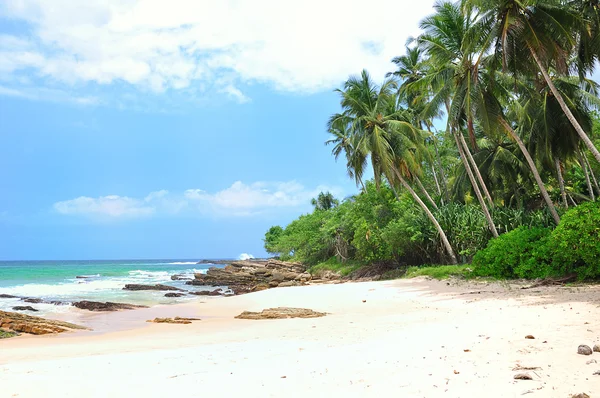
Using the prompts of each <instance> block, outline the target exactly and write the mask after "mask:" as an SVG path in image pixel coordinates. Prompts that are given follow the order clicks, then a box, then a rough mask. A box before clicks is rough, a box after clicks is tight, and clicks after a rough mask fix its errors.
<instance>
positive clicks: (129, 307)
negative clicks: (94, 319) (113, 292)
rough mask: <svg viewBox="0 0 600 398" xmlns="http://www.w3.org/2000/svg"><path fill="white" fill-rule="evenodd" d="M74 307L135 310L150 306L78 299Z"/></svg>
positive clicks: (96, 309)
mask: <svg viewBox="0 0 600 398" xmlns="http://www.w3.org/2000/svg"><path fill="white" fill-rule="evenodd" d="M73 306H74V307H77V308H79V309H82V310H88V311H119V310H133V309H136V308H148V307H147V306H145V305H134V304H126V303H111V302H109V301H107V302H106V303H102V302H98V301H88V300H83V301H77V302H75V303H73Z"/></svg>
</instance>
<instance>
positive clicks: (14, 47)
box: [0, 0, 433, 102]
mask: <svg viewBox="0 0 600 398" xmlns="http://www.w3.org/2000/svg"><path fill="white" fill-rule="evenodd" d="M432 4H433V0H425V1H421V2H411V3H410V4H407V2H405V1H398V0H371V1H370V2H368V4H367V3H365V2H364V0H328V1H322V0H306V1H302V2H299V1H285V0H283V1H282V0H230V1H226V0H223V1H221V0H206V1H197V0H171V1H169V2H164V1H160V0H125V1H124V0H86V1H73V0H52V1H47V0H4V1H3V2H2V4H0V16H4V17H5V18H13V19H16V20H19V21H24V22H26V23H27V24H28V26H29V27H30V31H29V32H22V33H21V34H13V35H8V34H5V35H2V36H0V60H2V61H0V75H4V77H5V78H6V76H7V75H10V76H14V75H19V74H27V73H29V74H31V73H33V74H35V75H37V76H39V77H41V78H42V79H45V80H47V81H48V82H59V83H60V84H72V85H76V84H81V83H88V82H93V83H99V84H111V83H115V82H126V83H129V84H130V85H133V86H135V87H139V88H141V89H142V90H152V91H154V92H163V91H165V90H169V89H175V90H177V89H183V88H186V87H189V86H192V85H194V86H197V87H202V86H206V87H207V90H212V89H214V90H216V91H219V92H224V93H226V94H227V95H229V96H231V97H232V98H233V99H235V100H237V101H240V102H245V101H247V100H248V99H247V97H246V96H245V95H244V94H243V93H242V91H240V89H239V88H238V87H239V84H240V83H252V82H261V83H266V84H269V85H272V86H274V87H275V88H276V89H278V90H283V91H291V92H316V91H320V90H329V89H331V88H332V87H335V86H338V85H339V83H340V82H341V81H342V80H343V79H345V78H346V77H347V76H348V75H350V74H355V73H358V72H360V70H361V69H362V68H367V69H369V70H370V71H371V72H372V73H373V74H374V75H375V76H383V74H384V73H385V72H387V71H389V70H390V69H391V68H392V65H391V64H390V59H391V58H392V57H393V56H395V55H399V54H400V53H402V52H403V49H404V43H405V41H406V38H407V37H408V36H410V35H414V34H416V33H417V32H418V29H417V26H418V22H419V20H420V19H421V18H422V17H424V16H425V15H427V14H429V13H430V12H431V11H432ZM224 77H227V78H226V79H225V80H229V82H226V83H225V82H222V79H223V78H224ZM231 80H233V81H231ZM215 84H216V85H217V86H216V87H214V85H215Z"/></svg>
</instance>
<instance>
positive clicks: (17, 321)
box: [0, 311, 87, 334]
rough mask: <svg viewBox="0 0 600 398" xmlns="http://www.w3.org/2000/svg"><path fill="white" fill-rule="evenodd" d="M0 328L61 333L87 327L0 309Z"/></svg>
mask: <svg viewBox="0 0 600 398" xmlns="http://www.w3.org/2000/svg"><path fill="white" fill-rule="evenodd" d="M0 328H3V329H6V330H9V331H12V332H21V333H29V334H48V333H62V332H67V331H71V330H76V329H87V328H85V327H83V326H79V325H74V324H72V323H68V322H62V321H54V320H50V319H44V318H40V317H37V316H31V315H25V314H18V313H16V312H6V311H0Z"/></svg>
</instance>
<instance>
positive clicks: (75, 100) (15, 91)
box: [0, 85, 100, 105]
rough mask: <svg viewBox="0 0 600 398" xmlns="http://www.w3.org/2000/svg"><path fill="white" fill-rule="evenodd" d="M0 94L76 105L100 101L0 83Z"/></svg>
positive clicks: (59, 92) (95, 98)
mask: <svg viewBox="0 0 600 398" xmlns="http://www.w3.org/2000/svg"><path fill="white" fill-rule="evenodd" d="M0 95H3V96H7V97H17V98H26V99H30V100H36V101H46V102H68V103H72V104H76V105H97V104H99V103H100V100H99V99H98V98H97V97H91V96H77V95H72V94H69V93H68V92H65V91H62V90H56V89H49V88H45V87H23V88H11V87H6V86H2V85H0Z"/></svg>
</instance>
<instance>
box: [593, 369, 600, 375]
mask: <svg viewBox="0 0 600 398" xmlns="http://www.w3.org/2000/svg"><path fill="white" fill-rule="evenodd" d="M592 374H593V375H594V376H600V370H597V371H595V372H594V373H592Z"/></svg>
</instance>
